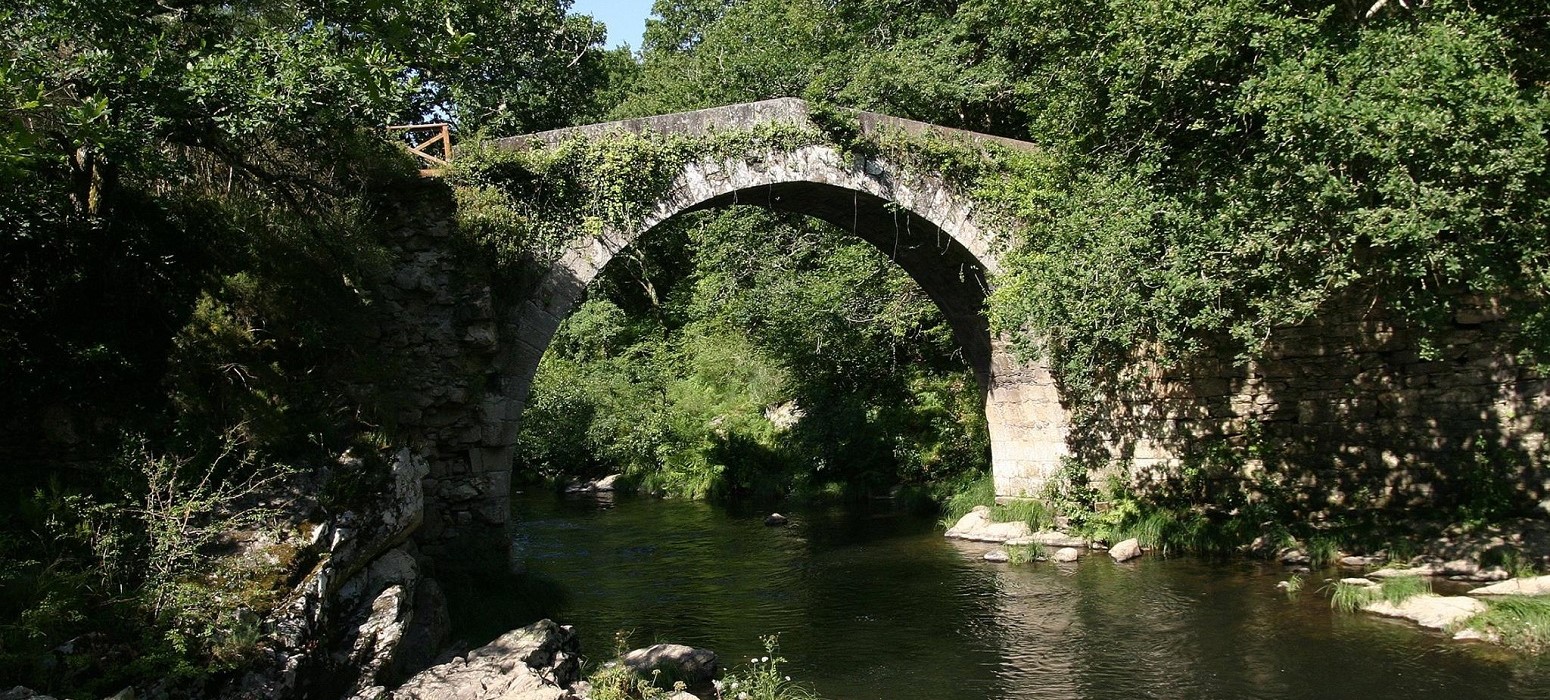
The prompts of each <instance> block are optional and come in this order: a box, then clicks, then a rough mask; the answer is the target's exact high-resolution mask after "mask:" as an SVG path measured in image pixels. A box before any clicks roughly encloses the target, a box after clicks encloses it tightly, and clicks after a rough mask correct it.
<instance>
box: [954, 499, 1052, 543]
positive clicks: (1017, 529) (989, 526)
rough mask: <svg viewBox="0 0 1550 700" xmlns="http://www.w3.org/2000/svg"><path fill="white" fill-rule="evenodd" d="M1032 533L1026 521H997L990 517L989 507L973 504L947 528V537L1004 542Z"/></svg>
mask: <svg viewBox="0 0 1550 700" xmlns="http://www.w3.org/2000/svg"><path fill="white" fill-rule="evenodd" d="M1031 534H1033V531H1032V530H1031V529H1029V527H1028V523H1025V522H1022V521H1017V522H1012V523H998V522H995V521H994V520H991V519H990V508H988V507H986V506H975V507H974V510H971V511H969V513H968V515H965V516H963V517H962V518H959V519H958V522H957V523H956V524H955V525H953V526H952V527H951V528H949V529H948V530H947V536H948V537H954V538H957V539H962V540H971V541H974V542H1006V541H1007V540H1015V539H1018V538H1021V537H1027V536H1029V535H1031Z"/></svg>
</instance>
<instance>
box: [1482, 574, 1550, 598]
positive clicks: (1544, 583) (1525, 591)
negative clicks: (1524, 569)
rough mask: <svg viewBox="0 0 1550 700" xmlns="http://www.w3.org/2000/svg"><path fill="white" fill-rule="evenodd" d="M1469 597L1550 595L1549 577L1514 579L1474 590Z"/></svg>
mask: <svg viewBox="0 0 1550 700" xmlns="http://www.w3.org/2000/svg"><path fill="white" fill-rule="evenodd" d="M1469 594H1470V595H1550V576H1533V577H1529V578H1515V579H1512V580H1511V581H1502V582H1501V583H1494V584H1491V585H1489V586H1486V587H1484V588H1476V589H1475V590H1472V591H1470V592H1469Z"/></svg>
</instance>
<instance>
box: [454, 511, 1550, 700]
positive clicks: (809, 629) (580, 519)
mask: <svg viewBox="0 0 1550 700" xmlns="http://www.w3.org/2000/svg"><path fill="white" fill-rule="evenodd" d="M514 508H515V513H514V515H515V516H516V521H517V523H518V524H517V526H516V534H515V537H516V548H517V551H518V552H519V558H520V560H521V562H522V565H523V566H524V567H525V573H524V574H522V575H520V576H518V577H516V578H515V579H514V580H513V581H508V582H505V583H503V584H501V585H499V586H483V587H480V588H478V589H477V590H475V589H470V588H469V587H468V586H463V587H461V588H459V587H458V586H457V585H453V586H452V587H451V590H450V593H451V597H452V612H453V617H454V626H455V633H456V634H458V635H459V636H461V637H462V638H464V639H466V640H468V641H473V642H476V643H482V642H483V641H486V640H488V639H490V638H493V637H494V636H496V635H498V634H500V633H501V632H504V631H506V630H507V629H510V628H512V627H515V626H518V625H521V624H525V623H527V622H530V621H532V620H535V619H538V618H539V617H550V618H553V619H555V620H557V621H559V622H562V623H566V624H573V625H576V626H577V628H578V631H579V632H580V634H581V637H582V645H583V647H582V648H583V651H584V652H585V653H587V654H588V655H589V656H590V657H592V658H594V659H606V658H611V656H612V653H611V652H612V651H613V649H614V647H615V639H614V637H615V633H616V632H617V631H626V632H628V634H629V642H630V644H631V645H632V646H645V645H647V644H651V643H655V642H659V641H671V642H678V643H683V644H690V645H693V646H700V647H707V648H710V649H714V650H716V651H717V652H718V653H719V654H720V655H721V657H722V659H723V663H724V664H725V663H732V664H734V665H735V664H737V663H739V662H746V661H748V660H749V658H750V657H753V656H760V655H763V654H764V651H763V648H762V646H761V643H760V637H761V636H763V635H771V634H774V635H779V642H780V655H781V656H783V657H785V658H786V659H787V660H788V662H787V664H786V665H785V669H786V672H787V673H789V674H790V675H791V676H793V677H794V678H796V679H797V680H801V681H805V682H807V683H808V684H809V685H810V686H811V687H813V688H814V689H815V690H816V691H817V692H818V693H819V694H820V695H821V696H822V697H825V698H829V699H830V700H873V699H876V700H947V699H949V698H954V699H957V698H962V699H974V700H977V699H980V698H984V699H987V700H989V699H1005V700H1013V699H1016V700H1024V699H1033V698H1063V699H1065V698H1310V699H1311V698H1320V699H1324V698H1361V699H1362V700H1373V699H1375V698H1406V699H1413V698H1450V699H1451V698H1492V699H1496V700H1499V699H1501V698H1550V662H1545V661H1535V660H1531V659H1525V658H1522V657H1520V656H1517V655H1515V654H1513V653H1511V652H1507V651H1505V650H1502V649H1499V648H1496V647H1492V646H1487V645H1483V644H1477V643H1460V642H1453V641H1451V640H1449V639H1446V638H1445V637H1444V636H1443V635H1442V634H1440V633H1433V632H1427V631H1424V630H1421V629H1419V628H1416V627H1413V626H1411V625H1410V624H1409V623H1406V622H1400V621H1394V620H1386V619H1381V618H1377V617H1373V616H1368V615H1359V614H1340V613H1335V612H1333V611H1331V610H1330V608H1329V604H1328V600H1327V598H1326V597H1325V596H1323V595H1321V594H1319V593H1317V592H1315V591H1314V590H1312V589H1315V588H1317V585H1313V584H1312V580H1311V579H1310V585H1309V586H1308V588H1309V589H1310V590H1307V591H1305V592H1304V593H1303V594H1302V595H1301V596H1300V597H1299V598H1298V599H1297V600H1295V601H1292V600H1288V599H1287V597H1286V596H1285V595H1284V594H1282V593H1281V592H1280V591H1279V590H1277V589H1276V588H1275V584H1276V582H1277V581H1279V580H1281V579H1282V578H1285V574H1284V573H1283V572H1280V571H1279V570H1278V568H1277V567H1276V566H1274V565H1268V564H1259V563H1253V562H1237V563H1209V562H1202V561H1199V560H1194V559H1190V558H1170V559H1162V558H1155V557H1147V558H1143V559H1141V560H1138V561H1136V562H1133V563H1127V564H1114V563H1113V562H1112V561H1110V560H1109V558H1108V557H1107V556H1106V555H1105V554H1104V553H1102V552H1095V553H1094V556H1087V557H1085V558H1083V559H1082V560H1081V561H1080V562H1078V563H1076V564H1061V565H1057V564H1054V563H1049V562H1041V563H1036V564H1025V565H1022V566H1017V567H1012V566H1008V565H1005V564H989V563H986V562H984V561H983V560H982V559H981V555H982V554H983V553H984V552H985V551H986V550H987V549H988V547H987V546H985V545H975V544H967V543H960V542H954V541H949V540H946V539H944V538H943V537H942V536H941V535H940V533H939V532H938V531H936V530H935V529H934V523H933V521H932V520H930V519H927V518H922V517H919V516H912V515H907V514H902V513H898V512H894V511H893V510H891V509H890V508H889V507H888V505H887V504H886V503H885V502H883V503H876V504H872V505H871V506H870V507H856V506H846V507H814V508H809V509H805V510H800V509H799V510H797V511H796V512H795V513H793V514H792V516H793V517H792V524H791V525H790V526H789V527H784V528H768V527H765V526H764V525H763V515H764V512H762V511H757V512H756V511H752V510H748V511H743V510H738V509H736V508H733V509H728V508H725V507H721V506H715V505H710V504H705V503H694V502H684V501H657V500H650V499H626V498H619V499H618V500H616V501H613V502H601V503H600V502H599V501H597V500H593V499H590V498H585V499H562V498H559V497H554V496H524V497H520V498H518V499H517V503H516V505H515V506H514Z"/></svg>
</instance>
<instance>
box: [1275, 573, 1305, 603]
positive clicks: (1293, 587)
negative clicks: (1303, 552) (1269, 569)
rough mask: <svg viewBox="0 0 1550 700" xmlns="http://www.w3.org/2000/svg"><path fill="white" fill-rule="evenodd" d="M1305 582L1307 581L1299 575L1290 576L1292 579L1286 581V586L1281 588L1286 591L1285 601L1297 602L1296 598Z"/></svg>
mask: <svg viewBox="0 0 1550 700" xmlns="http://www.w3.org/2000/svg"><path fill="white" fill-rule="evenodd" d="M1306 582H1307V580H1306V579H1304V578H1303V577H1302V575H1301V574H1292V577H1291V578H1289V579H1287V580H1286V582H1285V583H1286V585H1284V586H1282V587H1281V588H1282V589H1283V590H1285V591H1286V599H1287V600H1297V596H1298V595H1300V594H1301V593H1302V587H1303V584H1304V583H1306Z"/></svg>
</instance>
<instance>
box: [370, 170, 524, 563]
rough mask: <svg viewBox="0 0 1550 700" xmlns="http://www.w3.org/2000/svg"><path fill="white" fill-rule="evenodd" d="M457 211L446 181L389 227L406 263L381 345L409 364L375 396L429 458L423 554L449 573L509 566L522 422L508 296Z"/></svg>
mask: <svg viewBox="0 0 1550 700" xmlns="http://www.w3.org/2000/svg"><path fill="white" fill-rule="evenodd" d="M454 212H455V202H454V200H453V198H452V195H451V192H450V191H448V190H447V188H446V187H445V186H444V185H442V184H441V183H440V182H438V181H425V182H424V183H423V185H422V186H421V187H420V188H418V189H417V190H415V191H413V192H406V193H405V196H404V197H403V198H402V200H401V204H400V206H399V209H398V210H397V211H396V212H394V215H393V216H392V218H391V222H390V224H389V226H388V232H387V238H388V240H389V242H390V245H391V246H392V248H393V249H394V251H395V253H396V256H397V259H396V260H395V261H394V262H393V264H392V270H391V272H390V273H389V274H388V275H387V276H386V277H385V278H384V279H382V280H379V282H378V284H377V285H376V289H375V297H376V298H375V299H374V300H373V301H374V303H379V304H382V305H383V306H384V308H385V310H386V311H387V312H388V313H387V314H386V315H387V316H389V317H391V318H392V321H390V322H389V323H388V324H386V326H385V327H384V328H383V329H382V333H381V338H380V341H379V342H381V343H382V344H383V346H384V347H386V348H387V349H389V350H391V351H392V355H393V356H394V357H395V358H397V359H396V365H397V366H395V367H392V368H390V373H391V376H392V379H391V380H390V381H389V382H388V383H386V384H385V385H382V386H378V387H373V388H372V390H373V391H374V392H377V393H378V394H379V395H380V396H382V397H383V398H384V399H385V403H386V405H389V406H394V407H396V409H395V410H394V411H393V414H392V415H389V416H385V417H384V418H385V420H388V421H389V422H390V423H391V424H392V425H391V427H392V428H393V432H394V433H395V434H399V435H403V436H406V437H407V438H408V439H409V440H410V442H411V446H412V447H413V448H414V449H415V450H416V451H417V452H419V453H421V454H423V455H425V456H426V458H427V462H428V466H429V474H428V475H427V476H426V477H425V479H424V482H423V486H424V493H425V502H426V505H425V517H424V521H423V523H422V525H421V526H420V528H419V530H418V532H417V533H416V539H417V540H418V542H419V544H420V547H421V551H422V552H423V553H424V554H425V555H427V557H429V558H430V559H431V560H434V561H436V562H437V563H438V564H441V565H449V564H457V563H468V564H470V565H475V564H476V563H478V564H479V565H485V564H489V563H491V562H499V563H504V562H505V560H506V557H507V554H508V549H509V545H508V543H507V538H506V534H505V532H506V523H507V520H508V519H509V517H510V516H509V513H508V507H509V500H508V494H509V492H510V488H511V445H512V444H513V443H514V441H515V440H516V432H517V431H516V423H515V421H514V420H510V419H508V417H509V415H510V414H511V413H512V410H511V407H510V405H509V404H510V400H509V399H508V398H507V397H506V392H504V391H503V390H502V389H503V387H502V381H503V379H502V375H503V371H504V370H503V367H504V363H505V362H506V361H507V358H506V356H507V355H508V354H509V350H507V348H509V347H510V344H511V343H510V340H509V338H505V337H503V334H509V332H508V331H507V329H505V328H504V326H505V325H506V324H505V323H503V319H502V316H503V314H504V313H505V311H504V307H505V306H507V304H505V303H503V302H502V301H500V300H499V299H498V294H497V293H498V292H499V291H501V290H502V287H503V286H504V287H512V286H519V283H518V282H515V281H510V280H508V281H506V283H505V284H504V285H503V284H502V283H501V282H500V281H498V280H497V279H496V277H495V275H494V272H493V270H492V269H491V267H490V265H489V263H488V261H487V260H484V259H483V256H481V255H480V254H479V249H478V248H477V246H475V245H473V244H472V243H471V242H469V241H466V240H463V239H462V238H461V237H460V235H459V234H458V232H457V229H456V226H455V224H454V223H453V215H454Z"/></svg>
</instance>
